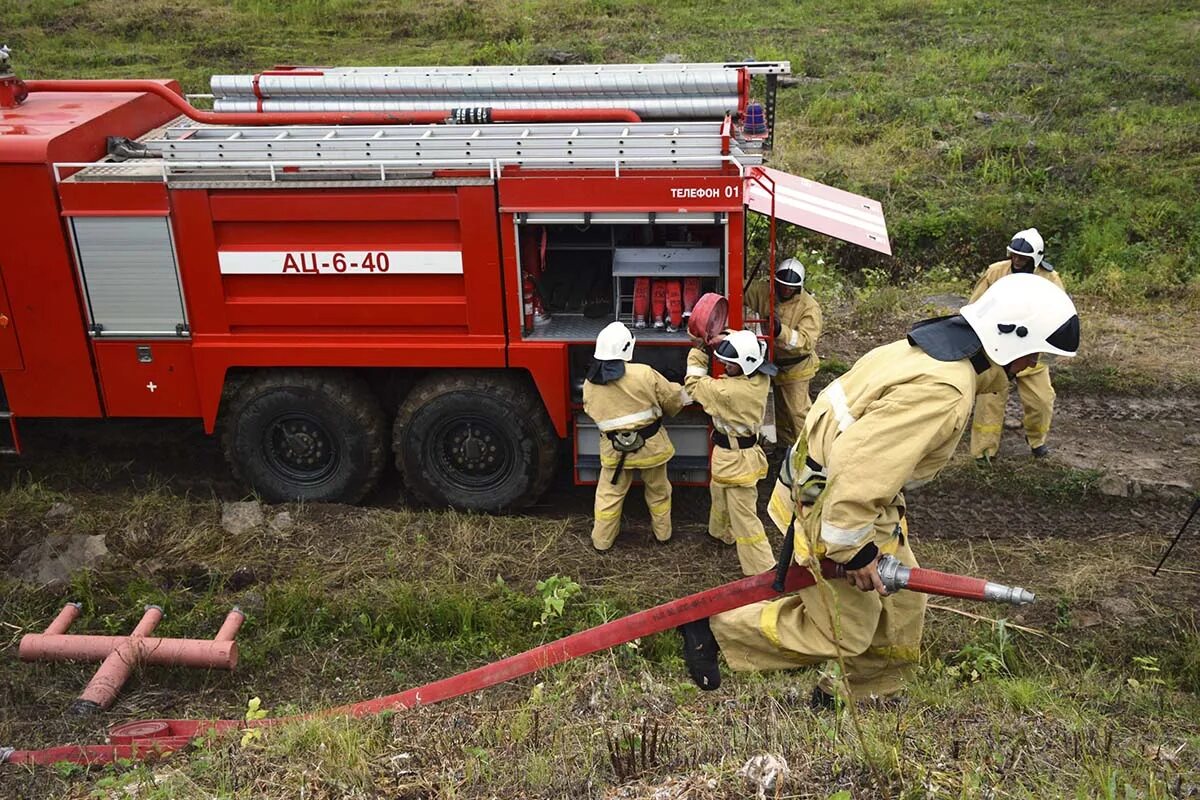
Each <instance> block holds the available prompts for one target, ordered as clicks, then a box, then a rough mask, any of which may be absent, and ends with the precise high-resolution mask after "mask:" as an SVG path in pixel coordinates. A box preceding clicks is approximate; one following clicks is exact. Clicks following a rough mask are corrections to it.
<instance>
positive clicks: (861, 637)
mask: <svg viewBox="0 0 1200 800" xmlns="http://www.w3.org/2000/svg"><path fill="white" fill-rule="evenodd" d="M1078 347H1079V318H1078V317H1077V316H1076V313H1075V306H1074V304H1073V303H1072V302H1071V299H1070V298H1069V297H1067V295H1066V293H1065V292H1063V291H1062V290H1061V289H1059V288H1058V287H1057V286H1055V285H1053V284H1052V283H1050V282H1049V281H1045V280H1042V279H1041V278H1037V277H1035V276H1033V275H1011V276H1007V277H1005V278H1001V279H1000V280H999V281H997V282H996V284H995V285H994V286H992V287H991V288H990V289H989V290H988V291H987V292H986V293H984V295H983V297H982V298H980V299H979V300H978V301H977V302H975V303H972V304H969V305H966V306H964V307H963V308H962V311H961V312H960V314H955V315H952V316H949V317H942V318H938V319H933V320H927V321H925V322H921V323H918V324H917V325H915V326H914V327H913V329H912V330H911V332H910V333H909V334H908V337H907V339H905V340H901V341H898V342H893V343H892V344H888V345H884V346H882V347H877V348H876V349H874V350H872V351H871V352H869V353H867V354H866V355H865V356H863V357H862V358H861V359H859V360H858V362H857V363H856V364H855V365H854V367H853V368H852V369H851V370H850V371H849V372H847V373H846V374H845V375H842V376H841V377H840V378H838V379H837V380H835V381H833V382H832V383H831V384H830V385H829V386H828V387H826V388H825V390H824V391H823V392H821V394H820V395H818V396H817V399H816V402H815V403H814V404H813V407H812V410H811V411H810V412H809V414H808V418H807V420H806V421H805V430H804V433H803V435H802V437H801V439H800V441H799V442H798V443H797V445H796V446H795V448H794V449H793V451H791V452H790V453H789V459H788V462H789V463H788V464H787V466H788V469H789V471H790V472H791V479H792V492H791V494H792V502H791V506H792V508H793V509H795V510H796V513H797V514H798V516H797V518H796V520H795V528H794V531H795V548H796V549H795V560H796V561H797V562H800V563H803V564H811V563H813V562H812V559H813V558H814V557H818V558H819V557H822V556H824V557H827V558H830V559H832V560H834V561H836V562H839V563H841V564H843V565H845V568H846V577H847V580H846V581H845V582H843V581H841V580H836V581H828V582H819V583H818V585H816V586H811V587H808V588H806V589H802V590H801V591H799V592H797V593H796V594H793V595H789V596H787V597H784V598H781V599H778V600H769V601H764V602H761V603H755V604H753V605H749V606H744V607H742V608H739V609H735V610H733V611H730V612H727V613H725V614H720V615H717V616H714V617H712V618H711V626H710V620H700V621H698V622H693V623H689V624H688V625H685V626H683V627H682V628H681V629H680V630H681V631H682V633H683V636H684V658H685V661H686V663H687V665H688V671H689V673H690V675H691V677H692V679H693V680H694V681H695V682H696V683H697V684H698V685H699V686H700V687H701V688H702V689H714V688H716V687H717V686H719V685H720V681H721V674H720V671H719V669H718V666H717V652H718V650H721V651H724V653H725V659H726V661H727V662H728V664H729V666H730V667H731V668H733V669H734V670H767V669H787V668H794V667H804V666H812V665H816V664H820V663H822V662H825V661H829V660H832V659H837V658H839V657H840V658H841V659H843V663H844V665H845V668H846V672H845V674H844V679H845V681H846V687H847V688H848V689H850V690H851V691H852V692H853V693H854V694H855V695H858V696H866V695H877V696H884V695H890V694H893V693H895V692H897V691H899V690H900V689H901V688H902V685H903V681H904V679H905V677H906V674H907V672H908V671H909V670H910V669H911V667H912V666H913V665H914V664H915V663H916V661H917V659H918V656H919V653H920V645H921V632H922V628H923V626H924V616H925V595H923V594H920V593H917V592H899V593H897V594H895V595H886V594H885V593H884V589H883V585H882V583H881V582H880V578H879V572H878V569H877V562H878V560H879V557H880V555H882V554H891V555H894V556H895V557H896V558H897V559H899V560H900V561H901V562H902V563H903V564H905V565H908V566H916V565H917V560H916V558H915V557H914V555H913V552H912V549H911V546H910V542H909V540H908V530H907V526H906V523H905V522H904V511H905V499H904V494H903V490H904V489H905V488H913V487H915V486H919V485H921V484H923V483H925V482H927V481H929V480H931V479H932V478H933V477H934V476H935V475H936V474H937V472H938V471H939V470H940V469H941V468H942V467H943V466H945V464H946V463H947V462H948V461H949V460H950V457H951V456H952V455H953V453H954V449H955V447H956V446H957V444H958V441H959V439H960V438H961V437H962V433H963V431H964V430H965V428H966V426H967V422H968V420H969V419H970V416H971V407H972V405H973V404H974V401H975V396H976V394H977V393H979V392H981V391H992V390H993V387H994V386H995V385H998V384H1003V383H1004V381H1005V373H1007V375H1015V374H1017V373H1018V372H1020V371H1022V370H1024V369H1027V368H1028V367H1030V366H1031V365H1033V364H1034V363H1036V362H1037V358H1038V354H1039V353H1054V354H1057V355H1062V356H1073V355H1075V352H1076V350H1077V349H1078ZM999 366H1003V370H1001V369H1000V368H999ZM772 516H775V514H772ZM776 522H777V524H778V523H779V520H776ZM799 568H803V567H798V566H796V565H795V564H793V565H792V569H799ZM835 620H836V621H835ZM838 688H839V687H838V686H836V685H835V684H834V683H833V681H832V679H830V678H828V677H825V678H822V679H821V682H820V684H819V685H818V687H817V688H816V689H815V690H814V691H813V697H812V700H813V704H814V706H829V705H832V703H833V697H834V693H835V692H836V691H837V689H838Z"/></svg>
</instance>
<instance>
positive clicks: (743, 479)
mask: <svg viewBox="0 0 1200 800" xmlns="http://www.w3.org/2000/svg"><path fill="white" fill-rule="evenodd" d="M693 342H694V343H695V344H696V345H697V346H696V347H693V348H692V351H691V352H690V353H689V354H688V363H687V376H686V377H685V378H684V387H685V388H686V389H687V393H688V394H689V395H691V397H692V398H693V399H694V400H695V401H696V402H697V403H700V405H702V406H704V411H705V412H706V413H707V414H708V415H709V416H710V417H712V424H713V437H712V441H713V449H712V476H711V478H710V480H709V493H710V495H711V497H712V507H711V509H710V510H709V515H708V533H709V535H711V536H713V537H714V538H717V539H720V540H721V541H723V542H725V543H726V544H734V545H736V546H737V555H738V561H739V562H740V563H741V565H742V572H743V573H745V574H746V575H757V574H758V573H760V572H765V571H766V570H769V569H770V568H771V567H773V566H774V565H775V554H774V553H773V552H772V550H771V544H770V542H769V541H767V532H766V531H765V530H764V529H763V524H762V520H760V519H759V518H758V482H759V481H760V480H762V479H763V478H764V477H766V475H767V456H766V455H765V454H764V453H763V450H762V448H761V447H759V445H758V432H759V429H760V428H761V427H762V420H763V413H764V412H765V411H766V407H767V393H768V392H770V391H771V375H773V374H774V373H775V366H774V365H773V364H771V363H770V362H769V361H767V360H766V358H765V357H764V355H763V352H762V347H761V346H760V345H759V343H758V337H756V336H755V335H754V334H753V333H751V332H750V331H734V332H733V333H729V334H728V335H726V336H725V338H724V339H723V340H722V341H721V342H720V343H719V344H718V345H717V346H716V348H715V350H714V351H713V352H714V354H715V355H716V357H717V358H718V359H719V360H720V361H721V363H722V364H724V365H725V375H724V377H721V378H714V377H712V376H710V375H709V374H708V367H709V364H708V353H707V352H706V351H705V350H703V349H701V347H700V345H701V344H702V343H701V342H700V341H699V340H698V339H695V338H694V337H693Z"/></svg>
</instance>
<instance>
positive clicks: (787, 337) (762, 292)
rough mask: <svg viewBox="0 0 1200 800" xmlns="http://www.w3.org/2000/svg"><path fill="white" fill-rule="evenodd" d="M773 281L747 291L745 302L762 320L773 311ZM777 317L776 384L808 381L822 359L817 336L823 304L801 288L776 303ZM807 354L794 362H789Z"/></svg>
mask: <svg viewBox="0 0 1200 800" xmlns="http://www.w3.org/2000/svg"><path fill="white" fill-rule="evenodd" d="M771 290H772V284H769V283H755V284H753V285H752V286H751V287H750V290H749V291H747V292H746V297H745V304H746V305H747V306H749V307H750V308H751V309H752V310H753V311H754V313H755V314H757V315H758V316H759V317H761V318H762V319H766V318H767V315H768V314H769V313H770V310H771ZM775 318H776V319H778V320H779V325H780V328H779V335H778V336H776V337H775V365H776V366H777V367H779V374H778V375H776V376H775V378H774V382H775V383H791V382H792V381H797V380H809V379H811V378H812V376H814V375H816V374H817V369H818V368H820V366H821V360H820V359H819V358H818V357H817V352H816V350H817V339H819V338H820V337H821V306H819V305H817V299H816V298H815V297H813V296H812V295H811V294H809V293H808V292H807V291H805V290H803V289H801V290H800V291H798V292H796V293H795V294H794V295H792V296H791V297H790V298H788V299H787V300H784V301H783V302H776V303H775ZM800 356H807V357H806V358H804V359H803V360H801V361H798V362H796V363H794V364H791V363H788V362H789V361H791V360H792V359H795V358H798V357H800Z"/></svg>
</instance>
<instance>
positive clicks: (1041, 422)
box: [970, 228, 1064, 464]
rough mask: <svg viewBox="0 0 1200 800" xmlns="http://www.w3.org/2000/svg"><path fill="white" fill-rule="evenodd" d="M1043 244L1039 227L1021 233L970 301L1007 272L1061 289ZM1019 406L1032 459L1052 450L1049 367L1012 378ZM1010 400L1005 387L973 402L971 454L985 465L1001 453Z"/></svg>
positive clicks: (978, 296)
mask: <svg viewBox="0 0 1200 800" xmlns="http://www.w3.org/2000/svg"><path fill="white" fill-rule="evenodd" d="M1045 250H1046V247H1045V244H1044V243H1043V242H1042V235H1041V234H1040V233H1038V229H1037V228H1029V229H1028V230H1024V231H1021V232H1020V233H1018V234H1017V235H1016V236H1014V237H1013V240H1012V242H1010V243H1009V245H1008V253H1009V259H1008V260H1007V261H997V262H996V263H995V264H992V265H991V266H990V267H988V268H987V271H986V272H985V273H983V276H982V277H981V278H980V279H979V283H977V284H976V285H975V291H973V292H972V293H971V300H970V302H972V303H974V302H975V301H976V300H978V299H979V298H980V297H981V296H982V295H983V293H984V292H985V291H987V289H988V287H989V286H991V285H992V284H994V283H995V282H996V281H998V280H1000V279H1001V278H1003V277H1004V276H1005V275H1012V274H1022V273H1024V274H1032V275H1037V276H1039V277H1041V278H1045V279H1046V280H1048V281H1050V282H1051V283H1053V284H1054V285H1055V286H1057V287H1058V288H1060V289H1062V288H1064V287H1063V282H1062V278H1060V277H1059V276H1058V273H1057V272H1055V271H1054V267H1053V266H1051V265H1050V263H1049V262H1048V261H1045V260H1044V259H1043V258H1042V256H1043V255H1044V254H1045ZM1014 383H1016V385H1017V394H1018V396H1020V398H1021V405H1022V406H1023V407H1024V409H1025V419H1024V425H1025V441H1026V442H1028V443H1029V448H1030V450H1032V451H1033V455H1034V458H1044V457H1045V456H1048V455H1049V454H1050V448H1049V446H1048V445H1047V444H1046V439H1047V437H1048V436H1049V434H1050V419H1051V417H1052V416H1053V415H1054V387H1053V386H1051V385H1050V368H1049V367H1047V366H1046V365H1045V364H1041V363H1038V364H1035V365H1034V366H1032V367H1030V368H1029V369H1026V370H1023V371H1022V372H1021V373H1020V374H1018V375H1017V376H1016V378H1015V379H1014ZM1007 402H1008V386H1007V385H1006V386H1003V387H1001V388H1000V390H999V391H997V392H993V393H989V394H983V395H980V396H979V399H978V400H977V401H976V403H975V421H974V423H972V425H971V455H972V456H973V457H974V458H975V459H976V460H978V461H979V462H980V463H984V464H986V463H987V462H988V460H990V459H992V458H995V457H996V455H997V454H998V453H999V452H1000V433H1001V431H1002V430H1003V428H1004V406H1005V404H1006V403H1007Z"/></svg>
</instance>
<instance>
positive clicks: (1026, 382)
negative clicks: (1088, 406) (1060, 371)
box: [971, 364, 1055, 458]
mask: <svg viewBox="0 0 1200 800" xmlns="http://www.w3.org/2000/svg"><path fill="white" fill-rule="evenodd" d="M1016 383H1017V394H1018V395H1019V396H1020V398H1021V405H1022V406H1023V407H1024V409H1025V422H1024V424H1025V440H1026V441H1027V442H1029V446H1030V447H1031V448H1033V447H1041V446H1042V445H1044V444H1045V443H1046V439H1047V438H1049V435H1050V419H1051V418H1052V417H1053V416H1054V397H1055V393H1054V387H1053V386H1051V385H1050V370H1049V368H1048V367H1046V366H1044V365H1040V364H1039V365H1038V366H1036V367H1033V368H1032V369H1028V370H1025V371H1024V372H1020V373H1018V374H1017V378H1016ZM1007 402H1008V391H1007V390H1005V391H1004V392H997V393H995V394H981V395H979V397H977V398H975V421H974V422H973V423H972V424H971V455H972V457H974V458H983V457H984V456H987V457H989V458H994V457H995V456H996V454H997V453H998V452H1000V434H1001V432H1002V431H1003V430H1004V406H1005V404H1006V403H1007Z"/></svg>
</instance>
